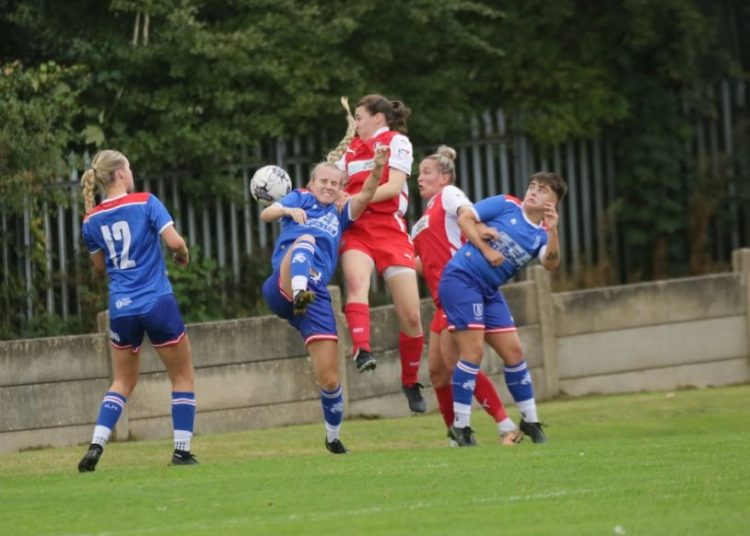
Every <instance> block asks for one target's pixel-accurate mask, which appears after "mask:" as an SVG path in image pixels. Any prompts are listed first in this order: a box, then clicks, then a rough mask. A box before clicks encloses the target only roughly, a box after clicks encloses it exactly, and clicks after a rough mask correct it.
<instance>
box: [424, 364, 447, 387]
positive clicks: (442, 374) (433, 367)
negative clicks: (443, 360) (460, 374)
mask: <svg viewBox="0 0 750 536" xmlns="http://www.w3.org/2000/svg"><path fill="white" fill-rule="evenodd" d="M429 372H430V383H431V384H432V387H433V388H437V387H443V386H445V385H448V384H449V383H450V380H451V374H450V371H449V370H446V368H445V367H442V366H438V365H437V364H433V363H430V368H429Z"/></svg>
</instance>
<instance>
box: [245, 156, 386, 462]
mask: <svg viewBox="0 0 750 536" xmlns="http://www.w3.org/2000/svg"><path fill="white" fill-rule="evenodd" d="M385 157H386V148H383V149H381V150H379V151H378V152H377V153H376V155H375V159H374V162H373V169H372V172H371V173H370V176H369V177H368V178H367V180H366V181H365V183H364V185H363V187H362V190H361V191H360V192H359V193H358V194H357V195H355V196H352V197H351V198H350V199H349V200H348V201H347V202H346V204H345V205H344V206H343V208H342V210H341V211H339V210H338V209H337V208H336V200H337V199H338V197H339V194H340V192H341V186H342V181H343V180H344V174H343V173H342V172H341V171H340V170H339V169H338V168H337V167H336V166H335V165H334V164H329V163H321V164H318V165H317V166H316V167H315V169H313V172H312V177H311V179H310V182H309V183H308V185H307V188H306V189H298V190H293V191H292V192H291V193H290V194H289V195H287V196H285V197H284V198H282V199H280V200H279V201H277V202H276V203H274V204H273V205H271V206H270V207H267V208H265V209H264V210H263V212H261V214H260V217H261V219H262V220H263V221H265V222H272V221H277V220H279V219H280V220H281V234H280V235H279V237H278V239H277V240H276V245H275V248H274V252H273V257H272V259H271V262H272V264H273V273H272V274H271V276H270V277H269V278H268V279H266V281H265V283H263V297H264V298H265V300H266V303H268V306H269V307H270V308H271V310H272V311H273V312H274V313H275V314H276V315H277V316H279V317H281V318H285V319H287V320H288V321H289V323H290V324H291V325H292V326H294V327H295V329H297V331H299V332H300V334H301V335H302V337H303V338H304V340H305V345H306V346H307V351H308V352H309V353H310V358H311V360H312V365H313V374H314V375H315V381H316V382H317V383H318V385H319V386H320V387H321V389H320V402H321V405H322V407H323V420H324V421H325V428H326V440H325V446H326V448H327V449H328V450H329V451H330V452H332V453H333V454H345V453H346V452H347V449H346V447H344V445H343V443H341V440H340V439H339V431H340V429H341V422H342V420H343V418H344V399H343V396H342V390H341V384H340V383H339V371H338V352H337V344H338V342H337V336H336V317H335V316H334V312H333V307H332V305H331V296H330V294H329V292H328V288H327V287H326V285H327V284H328V281H330V279H331V276H332V275H333V272H334V270H335V268H336V261H337V259H338V252H339V241H340V240H341V234H342V233H343V231H344V229H346V228H347V227H349V225H351V223H352V222H353V221H354V220H356V219H357V218H358V217H359V216H360V214H362V212H364V210H365V208H366V207H367V204H368V203H369V202H370V200H371V199H372V196H373V195H374V194H375V189H376V188H377V186H378V180H379V179H380V173H381V172H382V170H383V164H384V163H385Z"/></svg>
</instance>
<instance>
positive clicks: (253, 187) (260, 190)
mask: <svg viewBox="0 0 750 536" xmlns="http://www.w3.org/2000/svg"><path fill="white" fill-rule="evenodd" d="M291 191H292V180H291V179H290V178H289V175H288V174H287V172H286V171H284V170H283V169H281V168H280V167H279V166H263V167H262V168H260V169H258V171H256V172H255V174H254V175H253V178H252V179H250V195H252V196H253V199H255V200H256V201H257V202H258V203H259V204H261V205H263V206H264V207H267V206H268V205H270V204H272V203H275V202H276V201H278V200H279V199H281V198H282V197H284V196H285V195H286V194H288V193H289V192H291Z"/></svg>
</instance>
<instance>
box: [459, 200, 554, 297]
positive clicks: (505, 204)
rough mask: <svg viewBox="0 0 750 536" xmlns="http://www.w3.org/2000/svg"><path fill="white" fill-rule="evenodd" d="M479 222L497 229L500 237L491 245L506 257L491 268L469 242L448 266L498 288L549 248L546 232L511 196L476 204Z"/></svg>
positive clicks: (518, 201)
mask: <svg viewBox="0 0 750 536" xmlns="http://www.w3.org/2000/svg"><path fill="white" fill-rule="evenodd" d="M474 211H475V212H476V214H477V217H478V219H479V221H481V222H482V223H484V224H485V225H487V226H488V227H493V228H495V229H497V231H498V232H499V233H500V237H499V238H498V239H496V240H492V241H491V242H490V243H489V244H490V246H491V247H492V248H493V249H495V250H497V251H499V252H500V253H502V254H503V256H504V257H505V260H504V261H503V263H502V264H501V265H500V266H492V265H491V264H490V263H489V262H488V261H487V259H486V258H485V257H484V255H482V252H481V251H479V249H477V248H476V246H474V245H473V244H471V243H469V242H467V243H465V244H464V245H463V246H461V249H459V250H458V251H457V252H456V254H455V255H454V256H453V259H451V261H450V262H449V266H454V267H456V268H459V269H462V270H464V271H466V272H468V273H470V274H473V275H474V276H475V277H477V278H478V279H479V280H480V281H483V282H485V283H487V284H488V285H489V286H491V287H499V286H500V285H502V284H504V283H506V282H507V281H508V280H509V279H510V278H512V277H513V276H514V275H516V273H517V272H518V271H519V270H520V269H521V268H523V267H524V266H526V265H527V264H529V263H530V262H531V261H532V260H534V259H535V258H537V257H540V252H541V250H542V248H543V247H544V246H546V245H547V231H546V230H545V228H544V227H543V226H542V225H536V224H534V223H532V222H531V221H530V220H529V219H528V218H527V217H526V214H524V212H523V208H522V205H521V201H520V200H518V199H516V198H515V197H512V196H508V195H497V196H494V197H488V198H487V199H484V200H482V201H480V202H479V203H476V204H475V205H474Z"/></svg>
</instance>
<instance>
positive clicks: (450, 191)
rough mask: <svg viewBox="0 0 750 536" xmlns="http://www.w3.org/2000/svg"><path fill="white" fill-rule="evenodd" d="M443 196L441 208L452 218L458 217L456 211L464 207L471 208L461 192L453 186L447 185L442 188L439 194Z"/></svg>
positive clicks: (470, 204)
mask: <svg viewBox="0 0 750 536" xmlns="http://www.w3.org/2000/svg"><path fill="white" fill-rule="evenodd" d="M440 195H442V196H443V208H444V209H445V212H446V214H451V215H452V216H458V209H460V208H461V207H465V206H473V204H472V202H471V201H469V198H468V197H466V194H465V193H463V192H462V191H461V189H460V188H456V187H455V186H453V185H448V186H446V187H445V188H443V191H442V192H441V193H440Z"/></svg>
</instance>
